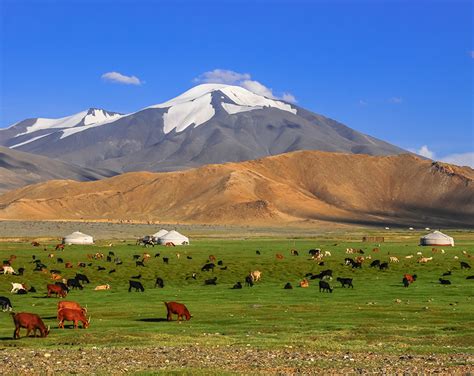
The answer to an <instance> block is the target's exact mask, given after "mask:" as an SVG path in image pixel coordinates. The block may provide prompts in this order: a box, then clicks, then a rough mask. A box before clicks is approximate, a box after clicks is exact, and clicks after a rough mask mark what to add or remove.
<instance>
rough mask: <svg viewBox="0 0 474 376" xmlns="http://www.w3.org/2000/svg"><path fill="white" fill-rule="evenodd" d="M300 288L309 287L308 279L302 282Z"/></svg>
mask: <svg viewBox="0 0 474 376" xmlns="http://www.w3.org/2000/svg"><path fill="white" fill-rule="evenodd" d="M300 287H309V282H308V280H307V279H306V278H305V279H303V280H302V281H300Z"/></svg>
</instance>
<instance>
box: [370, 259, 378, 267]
mask: <svg viewBox="0 0 474 376" xmlns="http://www.w3.org/2000/svg"><path fill="white" fill-rule="evenodd" d="M377 266H380V260H374V261H372V262H371V263H370V267H371V268H375V267H377Z"/></svg>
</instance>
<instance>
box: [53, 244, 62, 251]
mask: <svg viewBox="0 0 474 376" xmlns="http://www.w3.org/2000/svg"><path fill="white" fill-rule="evenodd" d="M54 250H55V251H64V244H56V247H54Z"/></svg>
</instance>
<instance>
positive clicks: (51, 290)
mask: <svg viewBox="0 0 474 376" xmlns="http://www.w3.org/2000/svg"><path fill="white" fill-rule="evenodd" d="M46 288H47V289H48V298H51V294H55V295H56V297H58V296H59V297H61V298H65V297H66V295H67V291H66V290H64V289H63V288H62V287H61V286H58V285H52V284H48V285H46Z"/></svg>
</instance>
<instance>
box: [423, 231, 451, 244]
mask: <svg viewBox="0 0 474 376" xmlns="http://www.w3.org/2000/svg"><path fill="white" fill-rule="evenodd" d="M420 245H444V246H452V247H453V246H454V239H453V238H452V237H451V236H448V235H446V234H443V233H442V232H441V231H433V232H431V233H429V234H427V235H425V236H422V237H421V238H420Z"/></svg>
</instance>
